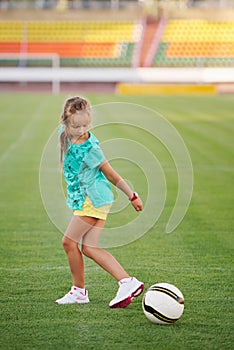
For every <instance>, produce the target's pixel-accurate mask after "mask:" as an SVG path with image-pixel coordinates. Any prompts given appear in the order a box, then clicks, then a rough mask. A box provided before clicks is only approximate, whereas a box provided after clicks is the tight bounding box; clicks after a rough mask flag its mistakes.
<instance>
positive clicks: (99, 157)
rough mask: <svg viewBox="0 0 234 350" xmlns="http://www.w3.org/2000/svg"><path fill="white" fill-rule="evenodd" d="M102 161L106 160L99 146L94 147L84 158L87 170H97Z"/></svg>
mask: <svg viewBox="0 0 234 350" xmlns="http://www.w3.org/2000/svg"><path fill="white" fill-rule="evenodd" d="M104 160H106V157H105V156H104V154H103V152H102V150H101V148H100V146H98V145H95V146H94V147H93V148H92V149H91V150H90V151H89V152H88V154H87V155H86V156H85V159H84V163H85V164H86V165H87V166H88V167H89V168H97V167H98V166H99V165H101V164H102V163H103V162H104Z"/></svg>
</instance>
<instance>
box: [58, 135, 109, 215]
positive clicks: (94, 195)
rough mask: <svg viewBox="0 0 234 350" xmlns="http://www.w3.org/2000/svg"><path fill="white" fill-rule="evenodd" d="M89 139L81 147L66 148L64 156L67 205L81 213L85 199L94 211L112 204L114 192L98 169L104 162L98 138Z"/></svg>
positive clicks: (74, 145) (91, 137) (92, 136)
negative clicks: (87, 197)
mask: <svg viewBox="0 0 234 350" xmlns="http://www.w3.org/2000/svg"><path fill="white" fill-rule="evenodd" d="M89 135H90V137H89V138H88V140H86V141H85V142H84V143H82V144H73V143H71V142H70V144H69V145H68V152H67V153H64V154H63V173H64V178H65V180H66V183H67V205H68V206H69V207H70V208H71V209H73V210H81V209H82V206H83V203H84V201H85V198H86V196H89V198H90V199H91V201H92V203H93V205H94V207H95V208H98V207H101V206H103V205H107V204H112V203H113V197H114V196H113V192H112V189H111V186H110V183H109V181H108V180H107V179H106V177H105V175H104V174H103V173H102V171H101V170H100V169H99V166H100V164H101V163H102V162H103V161H104V160H105V159H106V158H105V156H104V154H103V152H102V150H101V148H100V146H99V141H98V140H97V138H96V137H95V136H94V135H93V134H92V133H91V132H90V133H89Z"/></svg>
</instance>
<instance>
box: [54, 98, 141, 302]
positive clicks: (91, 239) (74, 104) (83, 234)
mask: <svg viewBox="0 0 234 350" xmlns="http://www.w3.org/2000/svg"><path fill="white" fill-rule="evenodd" d="M90 126H91V110H90V105H89V103H88V101H87V100H86V99H84V98H81V97H73V98H70V99H68V100H67V101H66V103H65V106H64V111H63V114H62V116H61V134H60V149H61V154H60V160H61V163H62V166H63V173H64V178H65V180H66V183H67V204H68V206H69V207H70V208H71V209H72V210H73V212H74V215H73V217H72V219H71V222H70V224H69V225H68V228H67V230H66V232H65V234H64V236H63V239H62V244H63V248H64V250H65V252H66V255H67V259H68V263H69V266H70V270H71V275H72V282H73V286H72V288H71V290H70V292H68V293H67V294H66V295H65V296H64V297H62V298H61V299H58V300H56V301H55V303H56V304H73V303H78V304H79V303H80V304H81V303H88V302H89V298H88V291H87V290H86V289H85V285H84V260H83V255H85V256H87V257H89V258H90V259H93V260H94V261H95V262H96V263H97V264H98V265H100V266H101V267H102V268H103V269H104V270H106V271H107V272H108V273H109V274H111V275H112V276H113V277H114V278H115V279H116V280H117V281H118V283H119V289H118V292H117V294H116V296H115V298H114V299H113V300H112V301H111V302H110V303H109V306H110V307H111V308H123V307H126V306H128V305H129V304H130V303H131V301H132V299H133V298H134V297H137V296H139V295H140V294H141V293H142V292H143V289H144V284H143V283H142V282H140V281H138V280H137V279H136V278H135V277H130V276H129V274H128V273H127V272H126V271H125V270H124V268H123V267H122V266H121V265H120V264H119V263H118V261H117V260H116V259H115V258H114V257H113V256H112V255H111V254H110V253H109V252H107V251H106V250H104V249H102V248H100V247H99V246H98V240H99V237H100V234H101V232H102V229H103V227H104V225H105V220H106V217H107V214H108V212H109V210H110V207H111V204H112V202H113V193H112V190H111V186H110V183H109V181H110V182H111V183H112V184H114V185H115V186H117V187H118V188H119V189H120V190H122V191H123V192H124V193H125V194H126V195H127V196H128V198H129V200H130V203H131V204H132V206H133V207H134V209H135V210H137V211H139V210H142V201H141V199H140V197H139V196H138V194H137V193H136V192H132V190H131V189H130V187H129V186H128V185H127V183H126V182H125V181H124V180H123V179H122V178H121V176H120V175H119V174H118V173H117V172H116V171H115V170H114V169H113V168H112V167H111V166H110V164H109V163H108V161H107V160H106V159H105V156H104V154H103V153H102V150H101V148H100V146H99V141H98V140H97V139H96V137H95V136H94V135H93V134H92V133H91V132H90V131H89V129H90ZM108 180H109V181H108ZM80 241H81V250H80V249H79V246H78V243H79V242H80Z"/></svg>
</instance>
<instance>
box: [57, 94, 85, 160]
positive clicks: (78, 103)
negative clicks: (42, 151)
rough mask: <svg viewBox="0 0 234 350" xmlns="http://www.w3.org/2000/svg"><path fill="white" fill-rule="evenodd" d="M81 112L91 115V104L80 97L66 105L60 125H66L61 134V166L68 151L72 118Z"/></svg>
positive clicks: (70, 100)
mask: <svg viewBox="0 0 234 350" xmlns="http://www.w3.org/2000/svg"><path fill="white" fill-rule="evenodd" d="M79 112H86V113H88V115H91V111H90V104H89V102H88V101H87V100H86V99H84V98H82V97H79V96H76V97H71V98H69V99H68V100H67V101H66V102H65V105H64V108H63V113H62V115H61V118H60V124H61V125H64V130H63V131H62V133H61V134H60V164H61V165H62V162H63V153H67V151H68V141H69V135H68V133H67V126H68V124H69V121H70V119H71V117H72V116H73V115H75V114H78V113H79Z"/></svg>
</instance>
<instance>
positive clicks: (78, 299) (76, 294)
mask: <svg viewBox="0 0 234 350" xmlns="http://www.w3.org/2000/svg"><path fill="white" fill-rule="evenodd" d="M85 303H89V297H88V291H87V290H86V289H85V293H83V292H80V291H78V288H77V287H75V286H72V288H71V290H70V292H69V293H67V294H66V295H64V297H62V298H61V299H57V300H56V301H55V304H59V305H62V304H85Z"/></svg>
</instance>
